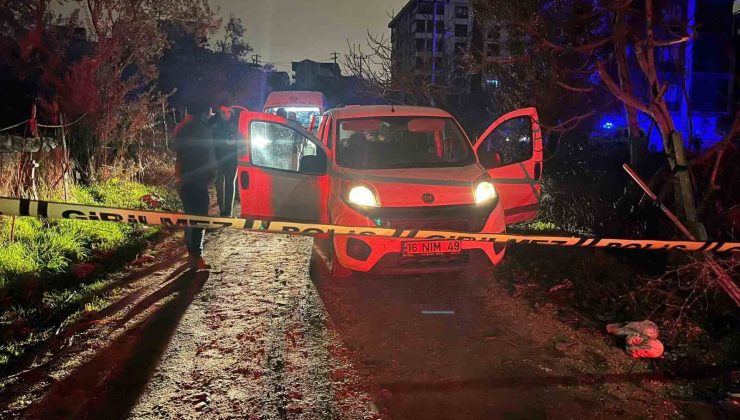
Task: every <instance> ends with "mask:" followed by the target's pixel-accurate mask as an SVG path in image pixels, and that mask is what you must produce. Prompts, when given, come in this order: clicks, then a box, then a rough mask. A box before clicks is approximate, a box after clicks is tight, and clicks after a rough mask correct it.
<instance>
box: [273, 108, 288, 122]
mask: <svg viewBox="0 0 740 420" xmlns="http://www.w3.org/2000/svg"><path fill="white" fill-rule="evenodd" d="M275 115H277V116H278V117H283V118H286V119H287V118H288V111H287V110H286V109H285V108H278V109H277V111H275Z"/></svg>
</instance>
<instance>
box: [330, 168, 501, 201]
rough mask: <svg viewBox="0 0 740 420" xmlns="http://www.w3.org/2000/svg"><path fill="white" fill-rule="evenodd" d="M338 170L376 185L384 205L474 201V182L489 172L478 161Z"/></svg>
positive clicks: (371, 185)
mask: <svg viewBox="0 0 740 420" xmlns="http://www.w3.org/2000/svg"><path fill="white" fill-rule="evenodd" d="M335 173H336V175H337V176H339V177H340V178H343V179H346V180H349V181H353V182H357V183H362V184H365V185H368V186H370V187H372V188H374V189H375V191H376V193H377V194H378V198H379V200H380V205H381V206H382V207H426V206H444V205H461V204H473V203H474V202H475V200H474V198H473V188H474V185H473V184H474V182H475V181H476V180H477V179H478V178H480V177H481V176H483V175H485V174H486V172H485V170H483V168H482V167H481V166H480V165H478V164H477V163H476V164H471V165H468V166H462V167H442V168H413V169H373V170H346V169H343V170H341V171H336V172H335ZM430 198H431V199H432V201H431V202H430V201H429V199H430Z"/></svg>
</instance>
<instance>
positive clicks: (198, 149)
mask: <svg viewBox="0 0 740 420" xmlns="http://www.w3.org/2000/svg"><path fill="white" fill-rule="evenodd" d="M174 149H175V153H176V155H177V163H176V164H175V175H176V176H177V185H178V186H182V185H184V184H196V185H200V186H208V185H209V184H211V183H212V182H213V181H214V179H215V178H216V159H215V156H214V148H213V141H212V139H211V130H210V127H208V124H206V123H205V122H203V121H200V120H198V119H197V118H193V117H192V116H191V115H188V116H186V117H185V119H184V120H183V121H182V122H181V123H180V124H179V125H178V126H177V128H176V129H175V136H174Z"/></svg>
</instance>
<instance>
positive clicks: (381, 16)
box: [211, 0, 407, 70]
mask: <svg viewBox="0 0 740 420" xmlns="http://www.w3.org/2000/svg"><path fill="white" fill-rule="evenodd" d="M406 2H407V0H310V1H307V0H212V1H211V4H212V5H214V6H215V5H220V6H221V14H222V15H223V16H225V17H228V16H229V13H234V14H235V15H236V16H239V17H240V18H241V19H242V21H243V22H244V24H245V26H246V28H247V40H248V41H249V43H250V44H251V45H252V47H253V48H254V50H255V51H254V53H255V54H259V55H260V56H261V58H260V60H261V61H262V62H272V63H275V65H276V66H277V67H278V68H279V69H281V70H290V62H291V61H300V60H302V59H304V58H309V59H312V60H316V61H330V59H331V53H332V52H333V51H337V52H339V53H342V54H344V53H345V52H346V51H347V50H348V47H347V39H349V41H350V42H352V43H363V42H364V40H365V39H366V38H367V37H366V34H367V31H368V30H370V31H371V32H373V33H381V32H384V33H387V34H388V36H390V31H389V30H388V22H390V20H391V19H390V18H389V17H388V15H387V14H388V13H390V14H392V13H393V12H398V11H399V10H401V8H402V7H403V6H404V4H406ZM216 36H217V37H219V36H222V34H217V35H216Z"/></svg>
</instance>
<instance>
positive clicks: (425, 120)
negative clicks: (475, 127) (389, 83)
mask: <svg viewBox="0 0 740 420" xmlns="http://www.w3.org/2000/svg"><path fill="white" fill-rule="evenodd" d="M338 126H339V130H338V133H337V138H336V139H337V145H336V149H337V164H338V165H339V166H342V167H345V168H351V169H403V168H435V167H446V166H467V165H470V164H472V163H475V154H474V153H473V150H472V148H471V147H470V143H469V142H468V140H467V139H466V138H465V135H464V134H463V133H462V131H461V130H460V128H459V126H458V125H457V124H456V123H455V121H454V120H453V119H452V118H429V117H374V118H356V119H348V120H342V121H339V123H338Z"/></svg>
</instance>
